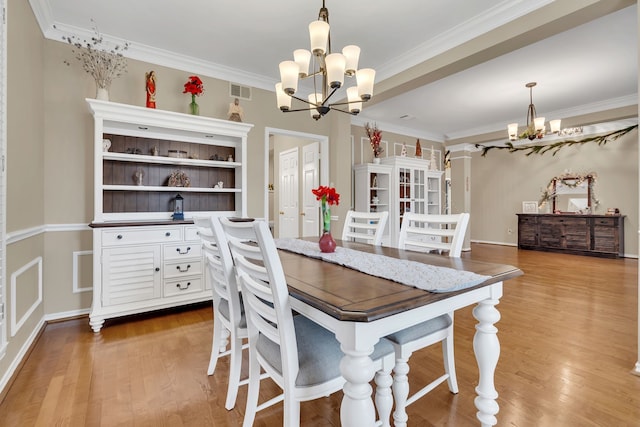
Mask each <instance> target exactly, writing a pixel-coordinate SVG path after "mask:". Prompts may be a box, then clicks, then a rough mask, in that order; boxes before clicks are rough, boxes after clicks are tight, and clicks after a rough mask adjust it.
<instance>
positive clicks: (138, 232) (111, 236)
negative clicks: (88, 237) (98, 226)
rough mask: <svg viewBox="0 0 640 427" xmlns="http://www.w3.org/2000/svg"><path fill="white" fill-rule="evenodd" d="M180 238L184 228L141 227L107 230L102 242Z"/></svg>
mask: <svg viewBox="0 0 640 427" xmlns="http://www.w3.org/2000/svg"><path fill="white" fill-rule="evenodd" d="M180 240H182V230H181V229H180V228H179V227H167V228H143V227H140V228H136V229H134V228H129V229H126V230H106V231H103V232H102V244H103V245H104V246H119V245H132V244H140V243H164V242H178V241H180Z"/></svg>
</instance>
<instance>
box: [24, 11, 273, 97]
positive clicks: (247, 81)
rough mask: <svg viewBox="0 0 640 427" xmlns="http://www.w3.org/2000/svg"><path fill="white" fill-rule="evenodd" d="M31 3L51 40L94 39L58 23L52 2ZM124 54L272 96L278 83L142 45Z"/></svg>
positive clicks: (110, 41)
mask: <svg viewBox="0 0 640 427" xmlns="http://www.w3.org/2000/svg"><path fill="white" fill-rule="evenodd" d="M29 3H30V4H31V8H32V9H33V13H34V15H35V17H36V21H37V22H38V25H39V26H40V30H41V31H42V34H43V35H44V37H45V38H47V39H49V40H53V41H59V42H63V39H62V37H70V36H75V37H79V38H81V39H87V40H88V39H90V38H91V37H92V36H93V35H94V33H93V32H92V31H88V30H87V29H85V28H79V27H74V26H70V25H65V24H61V23H57V22H55V21H54V20H53V15H52V14H51V9H50V8H49V1H48V0H29ZM102 37H103V40H104V43H105V45H106V46H116V45H119V46H122V45H124V44H125V42H127V40H124V39H122V38H118V37H114V36H111V35H109V34H104V33H102ZM122 54H123V55H124V56H125V57H127V58H131V59H135V60H138V61H143V62H148V63H150V64H154V65H161V66H163V67H168V68H173V69H176V70H181V71H187V72H189V73H197V74H201V75H204V76H207V77H213V78H216V79H220V80H226V81H230V82H234V83H238V84H241V85H247V86H252V87H255V88H259V89H264V90H268V91H271V92H274V91H275V89H274V87H275V84H276V81H275V80H274V79H272V78H267V77H265V76H261V75H258V74H255V73H250V72H247V71H243V70H238V69H235V68H231V67H227V66H225V65H222V64H217V63H215V62H211V61H203V60H202V59H199V58H194V57H191V56H186V55H181V54H179V53H176V52H170V51H167V50H163V49H158V48H155V47H152V46H148V45H144V44H140V43H130V44H129V48H128V49H127V50H126V51H123V52H122Z"/></svg>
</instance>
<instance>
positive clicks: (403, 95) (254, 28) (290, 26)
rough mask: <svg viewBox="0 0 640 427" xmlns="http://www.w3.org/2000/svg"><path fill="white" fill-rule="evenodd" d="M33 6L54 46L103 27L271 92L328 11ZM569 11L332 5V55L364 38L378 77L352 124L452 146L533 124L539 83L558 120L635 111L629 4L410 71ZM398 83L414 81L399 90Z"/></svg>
mask: <svg viewBox="0 0 640 427" xmlns="http://www.w3.org/2000/svg"><path fill="white" fill-rule="evenodd" d="M30 3H31V6H32V9H33V10H34V13H35V15H36V18H37V20H38V23H39V25H40V26H41V28H42V31H43V33H44V35H45V37H47V38H50V39H53V40H61V37H62V36H63V35H69V34H75V35H78V36H80V37H81V38H85V37H87V36H89V37H90V36H91V33H92V29H91V26H92V20H94V21H95V22H96V24H97V26H98V28H99V30H100V32H101V33H102V34H103V35H104V36H105V39H108V40H115V41H119V42H122V41H123V40H126V41H128V42H129V43H130V46H131V47H130V49H129V50H128V51H127V56H130V57H132V58H135V59H139V60H144V61H148V62H152V63H155V64H159V65H165V66H170V67H173V68H178V69H184V70H185V71H188V72H192V73H200V74H202V75H208V76H211V77H216V78H220V79H224V80H229V81H232V82H234V83H240V84H243V85H248V86H253V87H258V88H263V89H267V90H273V87H274V84H275V83H276V82H277V81H279V74H278V64H279V62H280V61H282V60H286V59H292V55H293V54H292V52H293V50H294V49H298V48H306V49H308V43H309V41H308V31H307V25H308V23H309V22H311V21H312V20H315V19H317V13H318V10H319V8H320V6H321V1H320V0H316V1H299V0H298V1H296V0H269V1H264V0H247V1H244V2H238V1H237V0H233V1H232V0H215V1H213V0H189V1H186V2H185V1H175V0H135V1H131V0H109V1H104V0H30ZM563 3H564V4H563ZM570 3H576V2H570V1H569V0H556V1H555V2H554V1H552V0H509V1H496V0H473V1H469V0H430V1H424V0H395V1H393V2H389V1H384V2H383V1H376V2H374V1H371V0H349V1H344V0H343V1H339V0H326V6H327V8H328V9H329V21H330V24H331V28H332V31H331V42H332V47H333V50H334V51H339V50H341V49H342V47H343V46H345V45H347V44H357V45H359V46H360V47H361V49H362V53H361V56H360V64H359V66H360V68H365V67H371V68H374V69H376V88H374V97H373V100H372V101H371V102H370V103H368V104H364V108H363V111H362V112H361V113H360V115H359V116H357V117H355V118H354V119H353V123H356V124H362V123H364V122H366V121H375V122H377V123H378V126H379V127H380V129H381V130H383V131H384V130H387V131H392V132H398V133H403V134H407V135H410V136H415V137H420V138H429V139H432V140H435V141H441V142H447V141H452V140H455V139H457V138H462V137H466V136H471V135H478V134H484V133H489V132H495V131H500V130H505V134H506V124H507V123H511V122H518V123H520V124H521V125H523V124H524V123H525V122H526V112H527V106H528V104H529V91H528V89H527V88H525V84H526V83H527V82H530V81H536V82H538V85H537V86H536V87H535V88H534V91H533V101H534V104H535V105H536V109H537V112H538V115H539V116H545V117H546V118H547V120H550V119H553V118H561V119H562V118H566V117H572V116H577V115H580V114H585V113H591V112H597V111H601V110H605V109H611V108H616V107H623V106H629V105H635V104H637V92H638V88H637V86H638V36H637V21H638V16H637V6H636V4H635V2H634V1H630V0H604V1H602V0H590V3H595V4H596V6H598V7H599V9H602V10H603V11H602V12H594V11H593V10H592V9H596V8H597V7H596V6H594V7H592V8H585V10H584V11H580V12H579V13H575V14H574V15H576V16H575V17H574V18H575V19H571V20H570V19H565V20H559V22H551V23H547V24H548V25H546V26H545V27H544V28H543V27H542V26H541V27H540V29H539V30H537V29H536V28H535V25H534V27H533V29H532V30H531V31H529V33H530V34H532V35H533V37H531V36H529V39H533V41H534V42H533V43H528V42H523V40H524V38H520V39H518V40H516V38H514V39H513V42H512V43H511V42H510V40H506V41H505V43H502V45H501V50H502V51H504V53H501V54H500V55H493V57H489V58H481V55H476V56H477V57H478V58H477V59H476V58H475V56H474V59H473V61H466V64H465V65H464V66H463V67H459V68H461V69H457V70H453V71H452V72H448V73H447V72H444V71H443V72H442V73H441V74H443V75H438V76H437V77H435V78H433V77H432V78H429V79H424V78H423V79H421V78H415V77H412V75H411V73H413V72H415V70H416V69H419V67H420V66H421V65H424V64H426V63H429V61H432V62H433V63H435V62H437V60H438V58H440V56H439V55H444V54H446V53H447V52H448V51H451V50H453V49H456V48H460V47H461V46H462V47H464V46H466V45H465V43H468V42H470V41H473V39H476V38H478V37H483V34H486V33H488V32H493V33H492V34H494V33H495V32H496V31H500V30H501V29H502V28H507V27H508V26H509V25H510V24H512V25H513V24H514V23H515V25H531V24H532V21H535V18H534V17H535V16H536V15H535V13H536V12H539V11H541V10H543V9H544V8H551V7H557V8H560V7H562V6H565V4H566V5H569V4H570ZM578 3H579V2H578ZM584 3H585V4H586V3H587V1H586V0H585V2H584ZM597 3H600V5H597ZM603 4H604V5H605V6H602V5H603ZM612 10H613V12H612ZM603 14H604V15H603ZM594 15H595V16H594ZM580 21H582V22H584V23H580ZM575 22H578V23H580V25H578V26H576V24H575ZM567 28H568V29H567ZM546 33H551V35H550V36H549V37H547V36H546ZM536 39H537V40H536ZM489 56H491V55H489ZM436 74H437V73H436ZM394 80H399V81H403V82H406V81H407V80H409V81H410V82H409V83H406V84H404V85H401V86H397V85H396V86H394V84H393V83H392V82H393V81H394ZM421 80H425V83H426V84H422V83H421ZM426 80H428V81H426ZM380 87H381V88H382V91H381V92H382V93H381V94H379V95H378V92H376V90H378V88H380ZM392 87H393V90H389V91H387V90H388V89H389V88H392ZM392 94H393V95H394V96H391V95H392ZM377 95H378V98H376V96H377ZM274 96H275V95H274ZM247 102H248V101H247ZM274 108H276V107H275V100H274ZM298 114H304V113H298ZM331 114H335V113H331ZM402 116H407V117H408V118H401V117H402Z"/></svg>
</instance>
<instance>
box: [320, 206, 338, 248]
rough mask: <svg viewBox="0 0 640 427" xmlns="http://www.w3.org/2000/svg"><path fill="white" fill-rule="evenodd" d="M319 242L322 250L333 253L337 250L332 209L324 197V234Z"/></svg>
mask: <svg viewBox="0 0 640 427" xmlns="http://www.w3.org/2000/svg"><path fill="white" fill-rule="evenodd" d="M318 244H319V245H320V251H321V252H326V253H331V252H334V251H335V250H336V241H335V240H333V236H331V209H330V208H329V205H328V204H327V202H326V201H325V200H324V199H323V200H322V236H320V240H319V241H318Z"/></svg>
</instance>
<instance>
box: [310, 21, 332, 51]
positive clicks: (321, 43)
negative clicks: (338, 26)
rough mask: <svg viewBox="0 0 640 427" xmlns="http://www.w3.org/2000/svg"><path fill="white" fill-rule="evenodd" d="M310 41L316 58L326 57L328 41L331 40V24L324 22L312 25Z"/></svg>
mask: <svg viewBox="0 0 640 427" xmlns="http://www.w3.org/2000/svg"><path fill="white" fill-rule="evenodd" d="M309 40H310V41H311V50H312V51H313V54H314V55H316V56H322V55H324V54H325V52H326V51H327V40H329V24H328V23H327V22H324V21H313V22H312V23H310V24H309Z"/></svg>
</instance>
